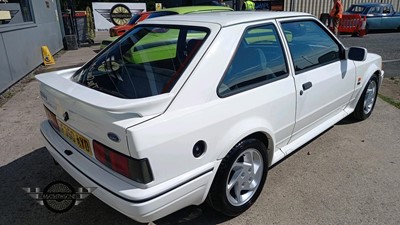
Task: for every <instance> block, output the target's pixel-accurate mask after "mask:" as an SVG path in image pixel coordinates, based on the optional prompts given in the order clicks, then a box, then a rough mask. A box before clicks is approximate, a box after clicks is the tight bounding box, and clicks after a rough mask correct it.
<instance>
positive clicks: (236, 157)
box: [206, 132, 272, 216]
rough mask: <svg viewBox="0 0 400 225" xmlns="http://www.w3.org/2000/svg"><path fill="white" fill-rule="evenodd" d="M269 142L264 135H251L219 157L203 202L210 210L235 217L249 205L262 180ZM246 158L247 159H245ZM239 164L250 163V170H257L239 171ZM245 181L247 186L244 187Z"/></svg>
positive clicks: (263, 179) (259, 191)
mask: <svg viewBox="0 0 400 225" xmlns="http://www.w3.org/2000/svg"><path fill="white" fill-rule="evenodd" d="M270 143H271V142H270V141H269V138H268V136H266V134H265V133H263V132H254V133H252V134H249V135H247V136H246V137H244V138H242V139H240V141H238V142H237V143H236V144H235V145H234V146H233V147H232V148H231V149H230V151H229V152H228V153H227V154H226V155H225V156H224V157H223V158H222V160H221V164H220V165H219V167H218V169H217V172H216V174H215V176H214V179H213V181H212V183H211V186H210V189H209V190H208V194H207V197H206V202H207V203H208V204H209V205H210V206H211V207H212V208H213V209H215V210H217V211H219V212H221V213H223V214H225V215H227V216H237V215H239V214H241V213H243V212H244V211H246V210H247V209H248V208H250V207H251V206H252V205H253V203H254V202H255V201H256V200H257V198H258V196H259V195H260V193H261V191H262V189H263V186H264V183H265V181H266V177H267V173H268V167H269V165H270V161H271V160H270V157H272V156H271V154H269V153H270V152H271V151H269V146H270V145H271V144H270ZM245 155H246V156H245ZM250 155H251V156H250ZM254 156H255V158H253V157H254ZM249 158H250V159H251V160H249V161H247V160H245V159H249ZM242 160H243V161H242ZM242 162H244V164H243V165H246V166H247V167H249V166H248V165H249V163H250V164H251V168H258V169H251V171H250V169H247V167H246V169H244V170H243V168H241V167H240V166H238V165H240V164H241V163H242ZM253 162H255V164H253ZM257 165H258V166H257ZM236 168H239V169H236ZM260 168H261V169H260ZM256 171H257V172H256ZM238 173H239V174H241V175H237V174H238ZM247 176H249V177H247ZM242 182H243V183H242ZM247 182H248V183H249V187H247V186H246V185H247ZM231 185H232V186H231ZM253 185H254V187H253ZM238 196H241V197H238ZM243 196H244V198H243ZM246 196H247V197H246Z"/></svg>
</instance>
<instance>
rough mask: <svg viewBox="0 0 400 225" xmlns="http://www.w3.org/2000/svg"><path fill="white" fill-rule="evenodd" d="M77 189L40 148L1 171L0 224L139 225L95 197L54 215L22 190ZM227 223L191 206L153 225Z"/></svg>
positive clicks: (218, 217)
mask: <svg viewBox="0 0 400 225" xmlns="http://www.w3.org/2000/svg"><path fill="white" fill-rule="evenodd" d="M58 180H59V181H65V182H67V183H69V184H71V185H72V186H73V187H74V188H77V187H80V186H81V185H80V184H79V183H77V182H76V181H75V180H74V179H73V178H72V177H71V176H69V175H68V174H67V173H66V172H65V171H64V170H63V169H62V168H61V167H60V166H57V165H55V164H54V163H53V159H52V157H51V156H50V155H49V153H48V152H47V150H46V148H44V147H43V148H40V149H37V150H35V151H33V152H32V153H30V154H28V155H25V156H23V157H21V158H19V159H17V160H15V161H13V162H11V163H9V164H7V165H5V166H2V167H0V181H1V186H0V193H1V201H0V211H1V214H2V216H1V217H0V224H107V225H109V224H139V223H137V222H135V221H133V220H132V219H130V218H128V217H126V216H124V215H123V214H121V213H119V212H117V211H116V210H114V209H112V208H111V207H109V206H108V205H106V204H105V203H103V202H102V201H100V200H99V199H97V198H96V197H94V196H89V197H88V198H86V199H85V200H84V201H83V202H82V203H81V204H79V205H77V206H74V207H73V208H72V209H71V210H69V211H67V212H65V213H61V214H58V213H53V212H51V211H49V210H48V209H47V208H45V207H44V206H41V205H39V204H38V203H37V202H36V201H35V200H34V199H33V198H31V197H30V196H29V195H28V194H26V193H25V192H24V191H23V190H22V188H23V187H31V188H35V187H39V188H41V190H43V188H44V187H46V186H47V185H48V184H50V183H51V182H53V181H58ZM226 220H229V218H227V217H224V216H222V215H220V214H217V213H215V212H214V211H212V210H211V209H210V208H208V207H207V206H205V205H202V206H190V207H187V208H184V209H182V210H180V211H178V212H176V213H174V214H172V215H169V216H167V217H164V218H162V219H160V220H158V221H155V222H154V223H155V224H160V225H167V224H191V225H195V224H217V223H221V222H223V221H226Z"/></svg>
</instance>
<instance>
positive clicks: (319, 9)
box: [284, 0, 400, 17]
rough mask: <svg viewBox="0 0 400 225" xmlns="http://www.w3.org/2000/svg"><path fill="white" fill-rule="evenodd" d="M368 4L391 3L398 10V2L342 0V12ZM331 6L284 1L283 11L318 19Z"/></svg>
mask: <svg viewBox="0 0 400 225" xmlns="http://www.w3.org/2000/svg"><path fill="white" fill-rule="evenodd" d="M369 2H376V3H391V4H392V5H393V7H394V9H395V10H396V12H398V11H399V8H400V0H375V1H374V0H342V3H343V7H344V10H346V9H347V8H349V6H350V5H352V4H357V3H369ZM332 6H333V1H332V0H285V2H284V10H285V11H297V12H306V13H311V14H313V15H314V16H316V17H319V16H320V15H321V13H329V11H330V9H331V8H332Z"/></svg>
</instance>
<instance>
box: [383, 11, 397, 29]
mask: <svg viewBox="0 0 400 225" xmlns="http://www.w3.org/2000/svg"><path fill="white" fill-rule="evenodd" d="M394 15H395V13H394V10H393V6H391V5H385V6H383V7H382V18H381V26H382V27H381V29H397V28H398V27H399V26H400V23H399V22H398V21H399V18H396V17H395V16H394Z"/></svg>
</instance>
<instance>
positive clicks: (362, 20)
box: [330, 14, 367, 37]
mask: <svg viewBox="0 0 400 225" xmlns="http://www.w3.org/2000/svg"><path fill="white" fill-rule="evenodd" d="M366 22H367V18H366V17H365V16H364V17H362V16H361V15H360V14H343V16H342V19H341V20H340V24H339V32H340V33H351V34H353V35H358V36H359V37H362V36H364V35H365V34H366V32H365V25H366ZM330 29H331V30H333V27H330Z"/></svg>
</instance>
